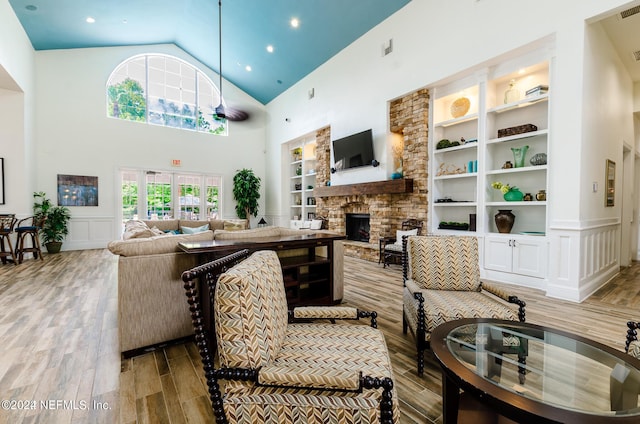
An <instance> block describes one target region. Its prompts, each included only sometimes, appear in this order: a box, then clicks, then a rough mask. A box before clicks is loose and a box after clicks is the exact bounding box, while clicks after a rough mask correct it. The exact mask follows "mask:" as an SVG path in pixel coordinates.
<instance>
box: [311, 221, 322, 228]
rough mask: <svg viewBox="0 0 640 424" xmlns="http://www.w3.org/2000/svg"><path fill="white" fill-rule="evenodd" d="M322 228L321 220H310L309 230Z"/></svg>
mask: <svg viewBox="0 0 640 424" xmlns="http://www.w3.org/2000/svg"><path fill="white" fill-rule="evenodd" d="M321 228H322V220H321V219H312V220H311V229H312V230H319V229H321Z"/></svg>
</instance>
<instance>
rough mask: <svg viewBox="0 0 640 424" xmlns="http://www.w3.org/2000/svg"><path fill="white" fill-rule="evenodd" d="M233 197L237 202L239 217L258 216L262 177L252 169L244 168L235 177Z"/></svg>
mask: <svg viewBox="0 0 640 424" xmlns="http://www.w3.org/2000/svg"><path fill="white" fill-rule="evenodd" d="M233 198H234V200H235V201H236V202H237V204H236V213H237V214H238V218H241V219H247V220H248V219H249V217H250V216H251V215H253V216H258V199H259V198H260V177H257V176H256V175H255V174H254V173H253V171H252V170H251V169H246V168H245V169H242V170H240V171H238V172H237V173H236V175H234V177H233Z"/></svg>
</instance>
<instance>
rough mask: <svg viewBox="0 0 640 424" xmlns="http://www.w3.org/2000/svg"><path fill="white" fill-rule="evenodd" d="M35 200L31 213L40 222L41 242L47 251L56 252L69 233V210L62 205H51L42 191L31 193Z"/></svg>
mask: <svg viewBox="0 0 640 424" xmlns="http://www.w3.org/2000/svg"><path fill="white" fill-rule="evenodd" d="M33 197H34V198H35V199H36V201H35V202H34V204H33V214H34V216H35V221H36V222H41V223H42V224H41V228H40V234H42V243H43V244H44V246H45V247H46V248H47V252H49V253H58V252H60V248H61V247H62V242H63V241H64V238H65V237H66V235H67V234H69V220H70V219H71V212H70V211H69V208H67V207H64V206H53V205H52V203H51V200H49V199H47V195H46V194H45V193H44V192H42V191H41V192H37V193H33Z"/></svg>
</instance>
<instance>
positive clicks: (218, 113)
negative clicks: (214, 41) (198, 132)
mask: <svg viewBox="0 0 640 424" xmlns="http://www.w3.org/2000/svg"><path fill="white" fill-rule="evenodd" d="M218 53H219V56H218V76H219V81H220V83H219V87H218V89H219V90H220V104H219V105H218V106H217V107H216V111H215V112H216V116H217V117H218V118H220V119H224V118H225V117H226V114H225V111H224V105H223V104H222V0H218Z"/></svg>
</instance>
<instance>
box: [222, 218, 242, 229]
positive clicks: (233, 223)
mask: <svg viewBox="0 0 640 424" xmlns="http://www.w3.org/2000/svg"><path fill="white" fill-rule="evenodd" d="M222 229H223V230H226V231H238V230H246V229H247V220H246V219H225V220H224V223H223V224H222Z"/></svg>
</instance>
